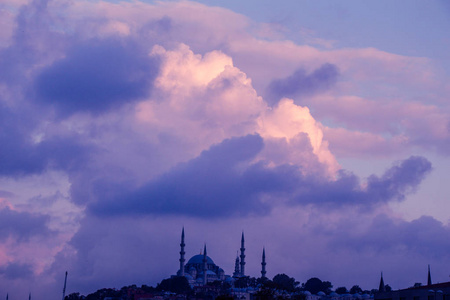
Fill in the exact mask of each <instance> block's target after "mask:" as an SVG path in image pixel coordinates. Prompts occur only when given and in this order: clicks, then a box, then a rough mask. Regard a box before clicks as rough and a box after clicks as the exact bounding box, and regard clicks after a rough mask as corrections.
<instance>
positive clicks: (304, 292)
mask: <svg viewBox="0 0 450 300" xmlns="http://www.w3.org/2000/svg"><path fill="white" fill-rule="evenodd" d="M303 294H304V295H311V293H310V292H309V291H303Z"/></svg>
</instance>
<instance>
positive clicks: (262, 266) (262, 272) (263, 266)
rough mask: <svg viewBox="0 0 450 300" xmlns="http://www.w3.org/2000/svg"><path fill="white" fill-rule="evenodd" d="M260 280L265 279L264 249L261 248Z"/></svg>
mask: <svg viewBox="0 0 450 300" xmlns="http://www.w3.org/2000/svg"><path fill="white" fill-rule="evenodd" d="M261 279H266V249H265V248H263V253H262V262H261Z"/></svg>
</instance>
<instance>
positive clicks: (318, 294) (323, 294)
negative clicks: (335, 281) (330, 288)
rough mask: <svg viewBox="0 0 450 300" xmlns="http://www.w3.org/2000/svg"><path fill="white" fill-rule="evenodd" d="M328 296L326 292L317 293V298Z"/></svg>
mask: <svg viewBox="0 0 450 300" xmlns="http://www.w3.org/2000/svg"><path fill="white" fill-rule="evenodd" d="M325 295H326V294H325V293H324V292H322V291H320V292H318V293H317V296H325Z"/></svg>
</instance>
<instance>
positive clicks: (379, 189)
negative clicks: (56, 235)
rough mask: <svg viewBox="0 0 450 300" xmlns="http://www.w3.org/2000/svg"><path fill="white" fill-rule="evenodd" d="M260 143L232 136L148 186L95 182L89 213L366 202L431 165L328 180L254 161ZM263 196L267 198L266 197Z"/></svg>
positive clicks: (238, 211) (393, 192)
mask: <svg viewBox="0 0 450 300" xmlns="http://www.w3.org/2000/svg"><path fill="white" fill-rule="evenodd" d="M262 147H263V141H262V139H261V137H260V136H258V135H249V136H245V137H240V138H232V139H227V140H224V141H223V142H222V143H220V144H218V145H215V146H212V147H211V148H210V149H209V150H207V151H204V152H202V153H201V155H200V156H199V157H197V158H195V159H193V160H191V161H189V162H187V163H184V164H181V165H179V166H177V167H176V168H174V169H173V170H171V171H170V172H168V173H166V174H164V175H162V176H160V177H159V178H157V179H155V180H153V181H151V182H149V183H147V184H145V185H143V186H139V187H136V186H133V184H132V183H130V182H125V183H123V182H122V183H113V182H97V183H96V187H95V191H94V194H95V195H97V199H98V201H97V202H95V203H91V204H90V210H91V211H92V212H93V213H94V214H98V215H103V216H105V215H117V214H128V213H129V214H154V215H157V214H179V215H191V216H196V217H206V218H214V217H229V216H234V215H248V214H265V213H268V212H269V211H270V209H271V208H272V207H274V206H276V205H280V203H278V202H277V201H278V200H277V199H288V202H287V203H288V204H290V205H305V204H314V205H319V206H320V205H322V204H327V206H328V207H333V206H334V207H342V206H343V205H357V206H368V205H375V204H377V203H380V202H388V201H393V200H402V199H403V198H404V197H405V195H406V193H408V192H409V191H411V190H414V188H415V187H417V185H418V184H419V183H420V182H421V180H422V179H423V178H424V177H425V175H426V174H427V173H428V172H429V171H430V170H431V164H430V162H429V161H427V160H426V159H425V158H422V157H411V158H409V159H407V160H404V161H403V162H401V163H399V164H398V165H395V166H394V167H392V168H391V169H389V170H387V171H386V172H385V174H384V175H383V176H381V177H377V176H375V175H372V176H371V177H370V178H369V180H368V184H367V187H366V188H364V187H362V186H361V184H360V180H359V178H358V177H357V176H355V175H354V174H352V173H350V172H345V171H341V172H340V173H339V175H338V178H337V179H336V180H329V179H325V178H322V177H318V176H312V175H303V173H302V172H301V170H299V169H298V168H297V167H296V166H292V165H281V166H278V167H268V166H267V165H266V164H265V163H264V162H258V163H251V161H252V159H253V158H254V157H255V155H256V154H257V153H258V152H259V151H261V149H262ZM264 196H270V197H269V198H267V197H266V201H263V199H264ZM267 199H271V200H270V201H272V202H270V201H267Z"/></svg>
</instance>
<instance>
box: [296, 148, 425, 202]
mask: <svg viewBox="0 0 450 300" xmlns="http://www.w3.org/2000/svg"><path fill="white" fill-rule="evenodd" d="M431 169H432V166H431V163H430V162H429V161H428V160H427V159H426V158H424V157H420V156H411V157H410V158H408V159H406V160H403V161H401V162H399V163H397V164H396V165H394V166H393V167H391V168H390V169H388V170H387V171H386V172H385V173H384V174H383V175H382V176H381V177H378V176H376V175H371V176H370V177H369V178H368V180H367V185H366V187H365V188H363V187H361V184H360V179H359V178H358V177H357V176H356V175H354V174H353V173H351V172H347V171H344V170H341V171H340V172H339V173H338V177H337V179H336V180H334V181H328V180H326V181H325V180H323V179H320V178H304V180H302V181H300V182H299V184H300V186H301V188H299V189H298V190H297V191H296V193H297V194H296V196H295V197H294V203H305V201H306V202H311V203H316V204H320V203H328V204H334V205H342V204H357V205H373V204H377V203H380V202H389V201H401V200H403V199H404V198H405V196H406V195H407V194H408V193H409V192H413V191H414V190H415V188H417V186H418V185H419V184H420V182H421V181H422V180H423V179H424V178H425V176H426V175H427V174H428V173H429V172H430V171H431Z"/></svg>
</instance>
